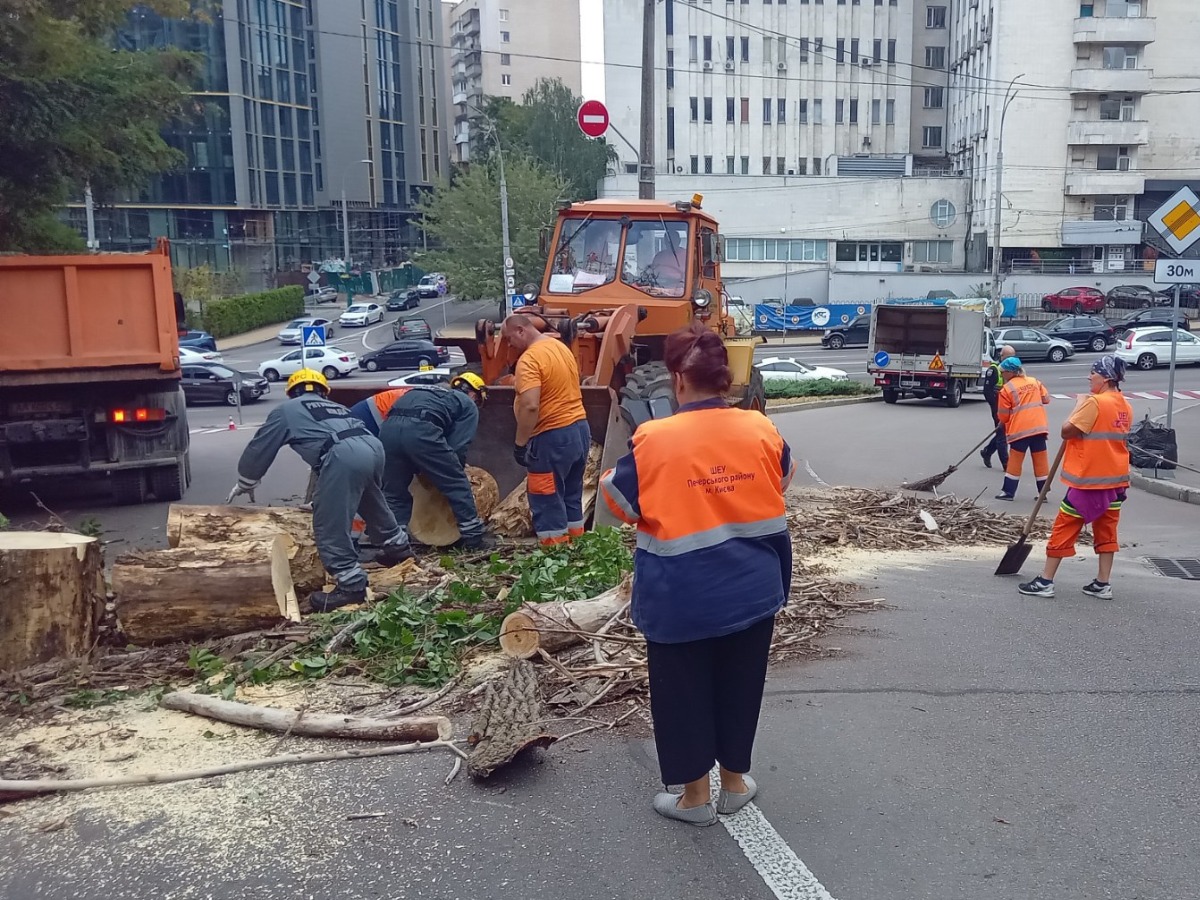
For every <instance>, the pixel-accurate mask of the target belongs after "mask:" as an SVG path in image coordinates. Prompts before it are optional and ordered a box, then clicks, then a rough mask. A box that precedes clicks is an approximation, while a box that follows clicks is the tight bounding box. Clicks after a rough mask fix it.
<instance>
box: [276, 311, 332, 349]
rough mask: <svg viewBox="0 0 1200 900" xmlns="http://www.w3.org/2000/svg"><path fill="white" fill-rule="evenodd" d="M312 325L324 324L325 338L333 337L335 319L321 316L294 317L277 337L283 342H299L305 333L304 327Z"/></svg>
mask: <svg viewBox="0 0 1200 900" xmlns="http://www.w3.org/2000/svg"><path fill="white" fill-rule="evenodd" d="M310 325H324V326H325V339H326V340H329V338H331V337H333V321H332V320H331V319H323V318H321V317H320V316H305V317H304V318H302V319H292V321H290V322H288V323H287V325H285V326H284V327H283V329H282V330H281V331H280V332H279V334H278V335H276V337H278V338H279V343H281V344H298V343H300V339H301V337H302V336H303V334H304V331H303V329H304V328H305V327H306V326H310Z"/></svg>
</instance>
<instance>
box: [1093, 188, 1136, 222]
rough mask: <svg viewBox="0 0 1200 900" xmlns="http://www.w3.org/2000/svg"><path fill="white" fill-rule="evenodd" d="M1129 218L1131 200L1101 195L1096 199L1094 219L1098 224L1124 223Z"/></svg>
mask: <svg viewBox="0 0 1200 900" xmlns="http://www.w3.org/2000/svg"><path fill="white" fill-rule="evenodd" d="M1128 216H1129V198H1128V197H1114V196H1109V195H1105V194H1101V195H1100V196H1098V197H1097V198H1096V204H1095V206H1094V207H1093V209H1092V218H1093V219H1094V220H1095V221H1097V222H1124V221H1125V219H1126V218H1128Z"/></svg>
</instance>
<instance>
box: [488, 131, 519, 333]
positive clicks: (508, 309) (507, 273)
mask: <svg viewBox="0 0 1200 900" xmlns="http://www.w3.org/2000/svg"><path fill="white" fill-rule="evenodd" d="M492 136H493V137H494V138H495V140H496V157H497V159H499V160H500V243H501V244H502V245H503V252H504V304H503V306H504V309H503V313H504V315H505V317H507V316H510V315H512V311H513V310H512V298H513V291H514V290H516V286H517V280H516V279H517V273H516V269H514V268H513V258H512V249H511V248H510V247H509V245H508V180H507V179H506V178H505V177H504V151H503V150H501V149H500V135H499V134H498V133H497V132H496V126H495V123H493V124H492Z"/></svg>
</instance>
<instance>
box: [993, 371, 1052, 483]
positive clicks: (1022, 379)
mask: <svg viewBox="0 0 1200 900" xmlns="http://www.w3.org/2000/svg"><path fill="white" fill-rule="evenodd" d="M1000 375H1001V376H1002V377H1003V378H1004V387H1003V388H1002V389H1001V391H1000V397H999V399H998V400H997V403H996V414H997V415H998V416H999V417H1000V421H1001V422H1002V423H1003V424H1004V434H1005V437H1006V438H1007V440H1008V454H1009V455H1008V465H1007V466H1006V467H1005V469H1004V487H1002V488H1001V489H1000V493H999V494H997V495H996V499H997V500H1012V499H1013V498H1014V497H1016V494H1017V485H1018V484H1019V483H1020V481H1021V469H1022V468H1023V467H1024V465H1025V454H1026V453H1029V454H1031V455H1032V456H1033V474H1034V477H1035V478H1036V479H1037V487H1038V490H1039V491H1040V490H1041V489H1042V485H1043V484H1045V483H1046V476H1047V475H1048V474H1049V472H1050V460H1049V459H1048V458H1047V456H1046V436H1047V435H1048V434H1049V433H1050V423H1049V422H1048V421H1047V419H1046V406H1047V405H1049V403H1050V393H1049V392H1048V391H1047V390H1046V386H1045V385H1044V384H1042V383H1041V382H1040V381H1038V380H1037V379H1036V378H1033V377H1031V376H1029V375H1026V374H1025V370H1024V368H1022V366H1021V360H1020V359H1019V358H1018V357H1016V356H1010V357H1008V358H1007V359H1005V360H1004V361H1003V362H1002V363H1000Z"/></svg>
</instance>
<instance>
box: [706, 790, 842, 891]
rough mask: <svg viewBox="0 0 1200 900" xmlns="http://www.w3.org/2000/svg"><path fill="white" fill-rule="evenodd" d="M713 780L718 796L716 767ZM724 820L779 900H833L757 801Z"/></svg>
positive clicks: (731, 834)
mask: <svg viewBox="0 0 1200 900" xmlns="http://www.w3.org/2000/svg"><path fill="white" fill-rule="evenodd" d="M709 780H710V782H711V784H712V792H713V796H714V797H715V796H716V795H717V792H718V791H719V790H720V787H721V782H720V778H719V777H718V775H717V770H716V769H713V771H712V773H711V774H710V775H709ZM720 820H721V824H722V825H724V826H725V830H726V831H727V832H729V836H730V837H732V838H733V839H734V840H735V841H736V842H737V845H738V846H739V847H741V848H742V853H744V854H745V855H746V859H747V860H748V861H749V863H750V865H752V866H754V871H756V872H757V873H758V874H759V875H760V876H761V877H762V880H763V882H764V883H765V884H766V886H767V887H768V888H770V890H771V893H772V894H774V895H775V896H776V897H778V898H779V900H833V896H832V895H831V894H830V893H829V891H827V890H826V889H825V885H823V884H821V882H820V881H819V880H818V879H817V876H816V875H814V874H813V873H812V870H811V869H809V867H808V866H806V865H805V864H804V860H802V859H801V858H800V857H799V856H797V855H796V852H795V851H794V850H792V848H791V847H789V846H788V844H787V841H785V840H784V839H783V838H782V837H781V836H780V834H779V832H778V831H776V830H775V828H774V826H772V825H771V823H770V822H768V821H767V817H766V816H764V815H763V814H762V810H760V809H759V808H758V806H757V805H755V804H754V803H753V802H750V803H747V804H746V805H745V806H743V807H742V808H741V809H740V810H738V812H737V813H735V814H734V815H732V816H721V817H720Z"/></svg>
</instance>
